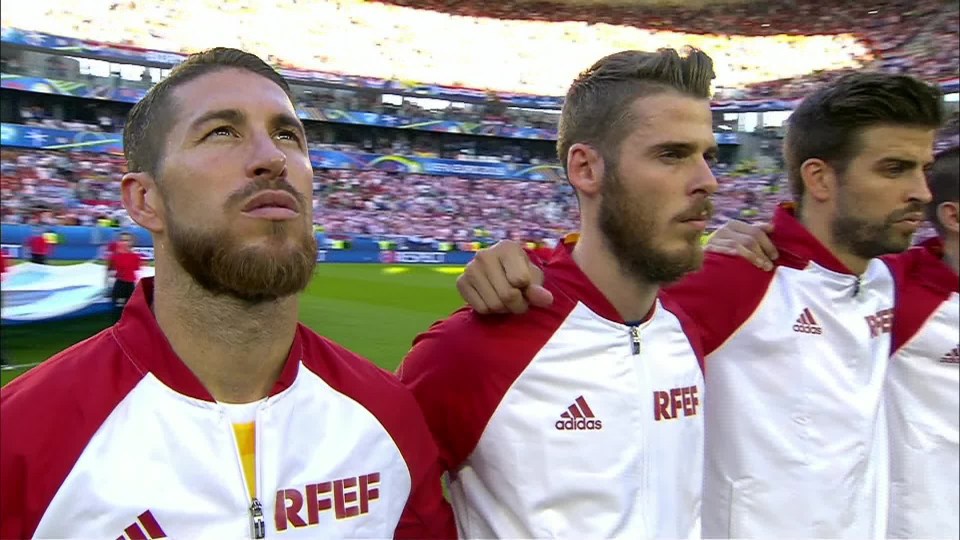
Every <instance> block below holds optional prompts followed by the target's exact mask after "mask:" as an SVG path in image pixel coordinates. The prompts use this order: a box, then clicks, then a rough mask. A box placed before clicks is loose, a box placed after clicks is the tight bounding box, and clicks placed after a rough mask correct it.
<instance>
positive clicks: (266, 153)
mask: <svg viewBox="0 0 960 540" xmlns="http://www.w3.org/2000/svg"><path fill="white" fill-rule="evenodd" d="M286 168H287V155H286V154H284V153H283V151H282V150H280V148H278V147H277V144H276V142H275V141H274V140H273V137H270V136H269V135H268V134H266V133H263V134H261V135H258V136H256V137H254V138H253V139H252V140H251V143H250V160H249V161H248V163H247V171H246V172H247V176H248V177H250V178H258V177H266V178H276V177H278V176H280V175H282V174H283V173H284V170H285V169H286Z"/></svg>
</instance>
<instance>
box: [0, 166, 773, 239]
mask: <svg viewBox="0 0 960 540" xmlns="http://www.w3.org/2000/svg"><path fill="white" fill-rule="evenodd" d="M0 170H2V175H0V204H2V214H0V215H2V220H3V222H4V223H32V222H37V221H38V220H39V221H43V222H45V223H46V224H51V225H52V224H60V225H76V224H80V225H91V224H94V223H96V222H97V221H98V220H100V219H104V218H106V219H114V220H116V221H117V224H118V225H120V226H124V225H128V224H129V223H130V222H129V218H128V217H127V216H126V213H125V212H124V211H123V209H122V208H121V206H120V203H119V199H120V192H119V186H120V183H119V181H120V178H121V177H122V175H123V173H124V172H125V162H124V160H123V159H122V158H119V157H116V156H110V155H107V154H93V153H89V152H74V153H67V152H49V151H34V150H25V149H17V150H12V149H4V150H3V152H2V154H0ZM717 172H718V175H719V176H718V180H719V181H720V183H721V186H722V187H721V192H720V193H719V194H718V196H717V197H716V200H715V202H716V207H717V214H716V220H715V221H716V223H717V224H719V223H723V222H725V221H726V220H728V219H731V218H736V219H748V220H762V219H766V218H768V217H769V215H770V213H771V212H772V210H773V208H774V206H775V205H776V203H777V201H778V200H780V199H782V198H783V197H785V196H786V195H787V194H786V192H785V190H784V188H783V186H782V178H781V175H780V174H779V173H778V172H777V171H776V170H765V171H758V170H756V168H754V167H751V166H749V165H745V166H743V167H741V168H739V169H737V170H718V171H717ZM577 216H578V213H577V205H576V199H575V197H574V196H573V193H572V190H571V188H570V187H569V186H568V185H567V184H566V183H547V182H524V181H510V180H502V179H475V178H460V177H449V176H427V175H421V174H397V173H391V172H386V171H379V170H367V171H356V170H327V169H318V170H317V171H316V173H315V177H314V222H315V223H316V224H317V225H318V226H319V227H320V228H321V230H323V231H324V232H325V233H326V234H328V235H351V234H370V235H403V236H415V237H423V238H433V239H438V240H448V241H454V242H462V241H489V240H498V239H501V238H516V239H526V240H536V241H540V240H544V239H549V238H556V237H558V236H560V235H562V234H564V233H566V232H569V231H571V230H575V229H576V228H577Z"/></svg>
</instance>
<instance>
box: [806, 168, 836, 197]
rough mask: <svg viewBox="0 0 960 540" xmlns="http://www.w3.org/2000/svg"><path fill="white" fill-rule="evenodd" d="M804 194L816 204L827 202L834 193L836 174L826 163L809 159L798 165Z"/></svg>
mask: <svg viewBox="0 0 960 540" xmlns="http://www.w3.org/2000/svg"><path fill="white" fill-rule="evenodd" d="M800 177H801V178H802V179H803V188H804V190H803V191H804V193H805V194H807V195H809V196H810V198H812V199H813V200H815V201H817V202H825V201H827V200H829V199H830V198H831V197H832V196H833V193H834V192H835V191H836V186H837V174H836V171H834V169H833V167H831V166H830V165H829V164H827V162H826V161H823V160H822V159H817V158H810V159H808V160H806V161H804V162H803V164H802V165H800Z"/></svg>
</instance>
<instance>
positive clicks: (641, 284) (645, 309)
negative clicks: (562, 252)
mask: <svg viewBox="0 0 960 540" xmlns="http://www.w3.org/2000/svg"><path fill="white" fill-rule="evenodd" d="M573 260H574V262H576V263H577V266H579V267H580V270H581V271H582V272H583V273H584V275H586V276H587V278H589V279H590V282H591V283H593V285H594V286H595V287H596V288H597V289H599V290H600V292H601V293H603V296H605V297H606V298H607V300H608V301H609V302H610V304H611V305H613V307H614V308H615V309H616V310H617V313H619V314H620V316H621V317H623V319H624V320H625V321H638V320H640V319H643V318H644V317H645V316H646V315H647V314H648V313H650V309H651V308H653V303H654V301H656V299H657V293H658V292H659V290H660V286H659V284H657V283H649V282H646V281H644V280H641V279H638V278H636V277H633V276H630V275H628V274H626V273H625V272H624V271H623V269H621V267H620V261H618V260H617V257H616V256H615V255H614V254H613V252H612V251H611V250H610V248H609V247H608V246H607V242H606V241H605V240H604V239H603V237H602V236H601V234H600V232H599V231H596V230H594V231H588V230H587V229H586V227H584V229H583V231H582V232H581V234H580V239H579V240H578V241H577V245H576V247H575V248H574V249H573Z"/></svg>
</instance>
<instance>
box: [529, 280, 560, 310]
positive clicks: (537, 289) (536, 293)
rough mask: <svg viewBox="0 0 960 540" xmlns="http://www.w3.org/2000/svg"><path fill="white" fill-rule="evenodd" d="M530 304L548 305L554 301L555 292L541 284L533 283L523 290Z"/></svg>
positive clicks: (542, 306)
mask: <svg viewBox="0 0 960 540" xmlns="http://www.w3.org/2000/svg"><path fill="white" fill-rule="evenodd" d="M523 295H524V296H525V297H526V299H527V301H528V302H530V305H532V306H534V307H539V308H545V307H548V306H549V305H550V304H552V303H553V293H552V292H550V291H548V290H547V289H545V288H543V286H541V285H531V286H529V287H527V289H526V290H525V291H523Z"/></svg>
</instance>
